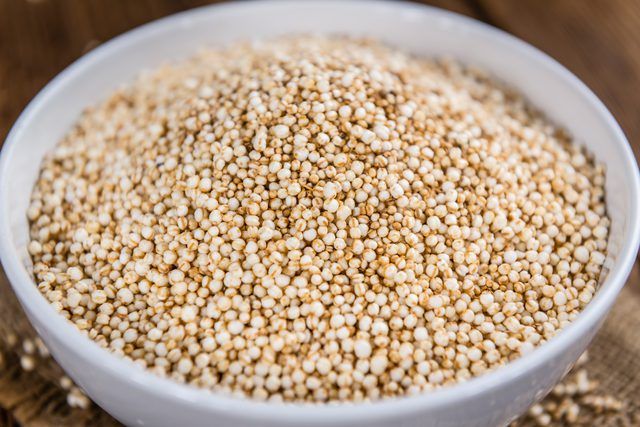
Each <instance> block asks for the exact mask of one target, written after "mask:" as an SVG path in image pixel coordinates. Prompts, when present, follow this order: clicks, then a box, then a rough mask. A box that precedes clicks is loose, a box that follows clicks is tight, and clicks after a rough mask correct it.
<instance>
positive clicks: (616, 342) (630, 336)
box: [0, 265, 640, 427]
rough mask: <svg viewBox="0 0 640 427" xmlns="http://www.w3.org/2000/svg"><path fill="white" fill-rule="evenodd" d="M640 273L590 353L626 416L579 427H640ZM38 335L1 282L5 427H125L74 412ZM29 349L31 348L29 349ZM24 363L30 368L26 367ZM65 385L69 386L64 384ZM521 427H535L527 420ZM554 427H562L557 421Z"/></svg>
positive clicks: (593, 415) (0, 420)
mask: <svg viewBox="0 0 640 427" xmlns="http://www.w3.org/2000/svg"><path fill="white" fill-rule="evenodd" d="M639 283H640V272H639V270H638V267H637V265H636V268H634V271H633V273H632V276H631V278H630V284H629V285H628V286H627V288H626V289H625V290H624V291H623V292H622V294H621V296H620V298H619V299H618V301H617V303H616V305H615V307H614V309H613V310H612V312H611V314H610V315H609V318H608V319H607V321H606V323H605V325H604V327H603V329H602V330H601V331H600V333H599V334H598V336H597V338H596V340H595V341H594V343H593V344H592V345H591V347H590V350H589V361H588V362H587V364H586V368H587V369H588V371H589V376H590V378H592V379H595V380H597V381H598V382H599V384H600V385H599V387H598V389H597V390H596V393H598V394H602V395H611V396H614V397H616V398H617V399H619V400H621V401H622V402H623V403H624V408H623V410H622V411H618V412H603V413H597V412H595V411H592V410H588V411H584V410H583V411H581V414H580V417H579V420H578V422H577V423H575V424H572V425H579V426H602V427H614V426H615V427H620V426H640V397H639V396H640V374H639V372H640V286H639V285H638V284H639ZM25 339H27V340H29V341H30V342H35V339H36V335H35V332H34V331H33V329H32V328H31V326H30V325H29V323H28V321H27V320H26V318H25V316H24V315H23V314H22V311H21V309H20V307H19V304H18V303H17V301H16V299H15V297H14V295H13V293H12V292H11V290H10V287H9V285H8V284H7V281H6V278H4V277H3V276H0V408H2V409H3V410H4V415H2V414H0V427H9V426H11V427H14V426H15V424H18V425H21V426H24V427H49V426H56V427H58V426H59V427H65V426H74V427H75V426H98V427H109V426H116V425H119V424H118V423H117V422H116V421H115V420H114V419H113V418H111V417H110V416H109V415H108V414H106V413H105V412H104V411H102V410H101V409H100V408H99V407H97V406H96V405H91V406H90V407H89V408H88V409H80V408H71V407H70V406H69V405H68V403H67V393H68V392H67V391H66V390H65V389H64V388H63V387H62V385H61V384H60V383H61V381H60V380H61V378H62V377H63V375H64V374H63V372H62V370H61V369H60V367H59V366H58V365H57V364H56V363H55V361H54V360H53V359H52V358H50V357H48V356H46V354H45V355H43V354H41V353H40V352H38V351H34V350H33V349H32V348H26V349H25V348H24V347H25V346H24V340H25ZM27 347H29V346H27ZM27 353H29V357H30V358H31V360H32V361H34V362H35V363H33V367H32V369H31V370H29V371H25V370H24V369H23V367H22V365H21V358H24V356H25V354H27ZM23 363H24V362H23ZM63 383H64V381H63ZM519 425H520V426H526V427H530V426H535V425H536V424H535V422H533V421H532V420H530V419H527V418H525V419H523V420H522V421H521V422H520V423H519ZM550 425H552V426H562V425H563V424H562V422H559V421H557V420H553V421H552V423H551V424H550Z"/></svg>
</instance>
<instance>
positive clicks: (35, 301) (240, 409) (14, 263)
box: [0, 0, 640, 423]
mask: <svg viewBox="0 0 640 427" xmlns="http://www.w3.org/2000/svg"><path fill="white" fill-rule="evenodd" d="M270 5H279V6H286V7H294V8H295V7H298V8H299V7H336V6H338V7H341V6H343V5H347V6H349V7H352V6H356V5H357V6H359V7H362V8H366V7H371V6H375V7H378V8H390V9H394V10H396V11H397V9H402V10H404V11H406V12H408V13H420V14H431V15H433V16H434V17H437V18H439V19H444V20H448V21H451V22H455V24H456V25H461V26H464V27H466V28H467V29H468V30H469V31H470V32H471V33H473V32H475V33H482V34H484V35H485V36H487V37H491V38H493V39H494V40H495V42H496V43H498V44H500V46H501V47H502V48H507V49H512V50H518V51H520V53H521V54H522V55H525V56H528V57H529V58H530V59H531V60H533V61H535V62H538V63H539V64H540V65H541V66H544V67H546V68H547V69H548V70H549V71H550V72H552V73H554V74H556V75H558V76H559V77H560V78H561V79H562V80H563V83H564V84H566V85H568V86H570V87H571V89H572V90H574V91H576V92H579V93H580V94H581V95H582V96H583V97H584V98H585V99H587V100H588V102H589V103H590V105H591V107H593V108H594V109H595V110H596V112H597V114H598V115H599V116H600V119H601V120H603V121H604V122H605V124H606V126H607V127H608V128H609V130H610V131H611V132H612V134H613V135H615V138H614V139H613V140H612V141H611V145H612V149H615V150H618V151H619V152H620V153H621V154H622V158H624V159H625V163H624V164H623V165H621V166H622V167H624V169H625V174H624V175H625V177H626V178H627V179H629V180H630V182H629V188H630V191H631V194H632V200H630V212H629V215H628V221H630V224H629V230H630V232H629V233H627V235H626V238H625V240H624V244H623V245H622V247H621V248H620V252H619V255H618V259H617V260H616V268H613V269H611V271H610V272H609V275H608V276H607V279H606V284H607V286H605V287H603V288H601V289H600V290H599V291H598V292H597V293H596V295H595V297H594V299H593V300H592V301H591V302H590V303H589V304H588V305H587V307H586V308H585V309H584V310H583V311H582V312H581V313H580V315H579V316H578V317H577V318H576V319H575V320H574V321H573V322H572V323H571V324H570V325H568V326H567V327H565V328H563V330H562V331H561V332H560V333H558V335H557V336H556V337H554V338H553V339H551V340H549V341H548V342H547V343H545V344H544V345H542V346H540V347H537V348H536V349H535V350H534V351H532V352H531V353H529V354H526V355H523V356H522V357H520V358H518V359H517V360H515V361H513V362H510V363H509V364H507V365H505V366H502V367H499V368H497V369H495V370H493V371H491V372H489V373H487V374H484V375H482V376H479V377H475V378H473V379H470V380H468V381H465V382H462V383H459V384H454V385H451V386H447V387H443V388H441V389H437V390H433V391H429V392H424V393H420V394H418V395H415V396H403V397H398V398H391V399H382V400H378V401H374V402H362V403H341V404H306V403H269V402H258V401H255V400H251V399H247V398H241V397H234V396H231V395H227V394H223V393H219V392H210V391H207V390H202V389H197V388H195V387H192V386H188V385H184V384H180V383H178V382H175V381H173V380H170V379H167V378H161V377H159V376H156V375H155V374H153V373H151V372H149V371H147V370H146V369H142V368H140V367H138V366H136V365H134V363H133V362H131V361H127V360H125V359H122V358H120V357H119V356H116V355H114V354H112V353H111V352H109V351H108V350H106V349H103V348H101V347H100V346H98V344H96V343H95V342H93V341H92V340H90V339H89V338H88V337H85V336H84V335H82V334H81V333H79V331H78V330H77V329H76V328H75V326H73V325H72V324H71V323H70V322H68V321H67V320H66V319H64V318H63V317H62V316H60V315H59V314H57V313H56V312H55V310H54V309H53V308H52V307H51V306H50V305H49V303H48V301H46V299H45V297H44V296H43V295H41V293H40V292H39V291H38V289H37V287H36V285H35V283H34V280H33V279H32V278H31V277H30V275H29V274H28V273H27V271H26V269H25V268H24V266H23V264H22V262H21V260H20V257H19V256H18V254H17V253H16V251H15V250H14V247H13V244H12V239H11V235H12V233H11V227H10V221H9V217H8V215H7V214H6V211H7V210H8V209H9V207H8V206H6V204H4V205H3V203H2V201H4V200H5V199H6V197H7V193H8V192H9V191H10V188H9V183H10V182H11V179H10V176H9V162H10V161H11V158H12V154H13V152H14V150H15V149H16V147H17V146H18V144H19V142H20V140H21V139H22V134H23V132H24V129H25V128H26V127H27V126H29V124H30V122H31V121H32V118H33V117H34V116H35V115H36V112H37V110H39V109H40V108H41V106H42V105H43V104H46V103H47V101H48V100H49V99H50V98H54V97H55V96H57V90H58V89H59V88H60V87H62V86H64V84H65V83H66V82H69V81H72V80H73V79H74V78H75V77H76V76H77V75H79V74H82V73H83V70H84V68H85V67H86V66H87V65H88V64H90V63H92V62H96V61H100V60H101V59H102V58H104V57H106V56H109V55H110V54H112V52H114V51H117V50H118V49H120V47H121V46H123V45H125V44H127V43H129V42H130V41H132V40H134V39H146V38H152V37H154V35H155V34H156V33H158V32H161V31H163V29H164V28H165V27H171V26H175V25H181V23H184V22H185V21H189V20H192V19H203V18H206V16H208V15H209V14H216V13H220V12H223V11H234V10H240V9H246V8H253V7H256V6H261V7H269V6H270ZM639 243H640V174H639V173H638V166H637V163H636V160H635V157H634V154H633V151H632V150H631V147H630V146H629V143H628V141H627V139H626V137H625V135H624V133H623V131H622V130H621V129H620V126H619V125H618V123H617V122H616V120H615V119H614V118H613V116H612V115H611V113H610V112H609V111H608V110H607V108H606V107H605V106H604V104H603V103H602V102H601V101H600V100H599V99H598V98H597V97H596V95H595V94H594V93H593V92H592V91H591V90H590V89H589V88H588V87H587V86H586V85H585V84H584V83H582V82H581V81H580V80H579V79H578V78H577V77H576V76H575V75H573V74H572V73H571V72H570V71H568V70H567V69H566V68H565V67H563V66H562V65H561V64H559V63H558V62H557V61H556V60H554V59H553V58H551V57H550V56H548V55H547V54H545V53H543V52H542V51H540V50H538V49H537V48H535V47H533V46H531V45H529V44H528V43H526V42H524V41H522V40H520V39H518V38H516V37H515V36H512V35H510V34H508V33H506V32H504V31H502V30H500V29H497V28H494V27H492V26H490V25H488V24H485V23H482V22H480V21H477V20H475V19H472V18H469V17H466V16H463V15H459V14H457V13H454V12H450V11H446V10H442V9H439V8H435V7H432V6H426V5H420V4H415V3H410V2H407V1H392V0H345V1H340V0H328V1H321V0H307V1H305V2H296V1H295V0H263V1H260V2H257V1H255V2H233V3H223V4H214V5H208V6H203V7H198V8H195V9H190V10H187V11H184V12H180V13H177V14H173V15H170V16H167V17H164V18H161V19H158V20H155V21H152V22H150V23H147V24H144V25H142V26H139V27H137V28H134V29H132V30H129V31H127V32H125V33H123V34H121V35H119V36H117V37H115V38H113V39H111V40H109V41H108V42H106V43H104V44H102V45H101V46H99V47H97V48H96V49H94V50H92V51H91V52H89V53H87V54H85V55H83V56H82V57H80V58H79V59H78V60H76V61H75V62H73V63H72V64H71V65H70V66H68V67H67V68H66V69H64V70H63V71H62V72H61V73H59V74H58V75H57V76H56V77H55V78H54V79H53V80H51V81H50V82H49V83H48V84H47V85H46V86H45V87H44V88H43V89H42V90H41V91H40V92H39V93H38V94H37V95H36V96H35V97H34V98H33V100H32V101H31V102H30V103H29V104H28V105H27V107H26V108H25V109H24V111H23V112H22V113H21V114H20V116H19V118H18V119H17V121H16V122H15V124H14V126H13V127H12V128H11V130H10V132H9V134H8V135H7V137H6V140H5V143H4V145H3V147H2V151H1V153H0V260H1V261H2V264H3V266H4V269H5V272H6V274H7V277H8V279H9V282H10V283H11V286H12V288H13V290H14V292H15V293H16V294H17V296H18V298H19V300H20V303H21V304H22V305H23V306H24V307H25V308H26V309H28V311H29V312H30V313H31V314H32V315H33V316H35V317H37V318H38V319H39V320H40V321H41V322H42V323H43V324H47V325H49V327H48V332H49V333H50V334H51V335H53V336H55V337H56V338H57V339H59V340H62V341H64V342H65V343H66V345H67V346H69V347H73V348H74V349H76V350H74V352H75V353H76V355H77V356H78V357H80V358H82V359H83V360H85V361H89V360H91V359H93V361H92V362H90V363H99V364H100V365H101V367H102V369H103V370H104V371H106V372H108V373H109V374H110V375H113V376H116V377H120V378H121V379H122V381H127V382H131V383H134V385H135V386H136V387H137V388H138V389H139V390H143V391H144V392H145V393H148V395H150V396H154V397H164V398H171V399H173V400H179V401H180V402H182V403H183V404H186V405H191V406H192V407H194V408H198V409H199V410H202V411H204V412H210V413H228V414H231V415H233V414H242V415H243V416H244V417H246V418H247V419H256V420H263V421H264V420H273V421H278V420H282V421H299V422H304V421H305V420H309V419H310V417H318V418H319V419H321V420H323V421H324V422H326V423H329V422H331V421H337V420H341V421H348V420H353V421H359V422H365V421H367V420H374V419H379V418H380V417H381V416H382V417H385V416H390V415H393V414H399V413H403V414H405V415H408V414H411V413H417V412H425V411H428V410H430V409H434V408H437V407H440V406H447V405H452V404H455V403H456V402H462V401H464V400H466V399H469V398H471V397H474V396H476V395H479V394H484V393H487V392H490V391H492V390H495V389H497V388H499V387H500V386H502V385H504V384H507V383H509V382H511V381H513V380H515V379H516V378H517V377H519V376H521V375H523V374H524V373H526V372H529V371H532V370H534V369H535V368H536V367H537V366H540V365H542V364H543V363H545V362H546V361H549V360H551V359H553V358H554V357H556V356H557V355H559V354H560V353H562V352H564V351H566V350H567V349H568V348H569V347H570V346H571V344H572V343H574V342H576V341H577V340H578V339H579V338H580V337H581V336H583V335H585V334H587V333H588V332H589V330H590V329H592V328H593V327H595V326H596V325H597V323H598V321H600V320H601V319H603V318H604V316H605V315H606V312H607V311H608V309H609V308H610V307H611V305H612V304H613V302H614V301H615V298H616V297H617V295H618V293H619V292H620V290H621V289H622V287H623V286H624V284H625V282H626V278H627V276H628V274H629V273H630V271H631V268H632V266H633V264H634V261H635V258H636V252H637V249H638V245H639ZM98 399H99V397H98ZM283 409H286V410H283ZM398 411H402V412H398Z"/></svg>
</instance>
